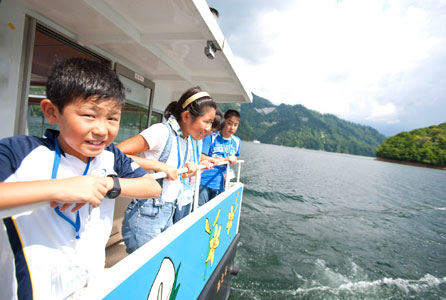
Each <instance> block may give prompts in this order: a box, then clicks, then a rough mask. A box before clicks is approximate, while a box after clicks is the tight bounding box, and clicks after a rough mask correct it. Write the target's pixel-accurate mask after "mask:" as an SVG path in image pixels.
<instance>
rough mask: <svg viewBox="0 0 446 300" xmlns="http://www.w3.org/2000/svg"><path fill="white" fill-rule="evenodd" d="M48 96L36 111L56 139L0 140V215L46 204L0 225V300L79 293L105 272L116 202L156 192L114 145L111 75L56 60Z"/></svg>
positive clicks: (117, 96)
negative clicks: (2, 211) (8, 209)
mask: <svg viewBox="0 0 446 300" xmlns="http://www.w3.org/2000/svg"><path fill="white" fill-rule="evenodd" d="M47 97H48V99H44V100H42V101H41V103H40V107H41V108H42V111H43V113H44V115H45V117H46V119H47V120H48V122H49V123H50V124H58V127H59V131H55V130H48V131H47V132H46V133H45V136H46V138H37V137H32V136H15V137H10V138H6V139H3V140H1V141H0V163H1V165H2V168H1V170H0V178H1V183H0V209H1V208H6V207H11V206H17V205H24V204H31V203H36V202H44V201H51V205H47V206H43V207H40V208H37V209H34V210H32V211H28V212H24V213H20V214H17V215H14V216H11V217H8V218H5V219H3V226H2V227H1V229H0V268H1V272H2V280H1V281H0V291H1V297H3V298H2V299H31V298H34V299H60V298H65V297H67V296H69V295H70V294H72V293H73V292H75V291H76V290H78V289H79V288H82V287H83V286H84V285H85V284H86V283H87V281H88V280H89V278H91V277H92V275H93V274H99V272H101V271H102V270H103V269H104V262H105V244H106V242H107V240H108V237H109V235H110V231H111V227H112V221H113V209H114V198H116V197H117V196H118V195H119V194H121V195H123V196H125V197H135V198H148V197H157V196H158V195H159V194H160V193H161V189H160V186H159V185H158V183H157V182H156V181H155V180H154V179H152V178H151V177H150V176H149V175H148V174H147V173H146V172H145V171H144V170H143V169H142V168H140V167H139V166H137V165H136V164H135V163H134V162H133V161H132V160H131V159H130V158H128V157H126V156H125V155H124V154H122V153H121V152H120V151H119V150H118V149H117V148H116V147H115V146H114V145H113V144H112V141H113V139H114V138H115V137H116V135H117V133H118V129H119V121H120V117H121V112H122V108H123V106H124V101H125V94H124V87H123V85H122V83H121V82H120V81H119V79H118V77H117V76H116V74H115V73H114V72H113V71H112V70H110V69H109V68H108V67H107V66H105V65H103V64H102V63H99V62H93V61H90V60H86V59H83V58H71V59H68V60H65V61H61V62H58V63H57V64H56V65H55V66H54V67H53V69H52V70H51V74H50V75H49V77H48V81H47ZM82 175H85V176H82ZM104 197H105V199H104ZM59 204H60V206H59ZM73 204H74V207H73V208H72V209H71V210H69V209H68V207H70V206H71V205H73Z"/></svg>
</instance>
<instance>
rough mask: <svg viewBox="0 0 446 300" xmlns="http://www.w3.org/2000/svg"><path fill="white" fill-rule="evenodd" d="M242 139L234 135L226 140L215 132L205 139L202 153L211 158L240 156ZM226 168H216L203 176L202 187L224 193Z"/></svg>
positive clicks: (205, 172)
mask: <svg viewBox="0 0 446 300" xmlns="http://www.w3.org/2000/svg"><path fill="white" fill-rule="evenodd" d="M240 144H241V143H240V138H239V137H237V136H235V135H232V136H231V138H229V139H225V138H224V137H223V136H222V135H221V133H220V132H214V133H212V134H211V135H210V136H207V137H205V138H204V139H203V149H202V153H203V154H205V155H207V156H210V157H222V158H226V157H229V156H237V157H238V156H240ZM225 172H226V166H220V167H215V168H213V169H211V170H206V171H204V172H203V174H201V182H200V184H201V185H204V186H207V187H209V188H212V189H216V190H220V191H223V190H224V187H223V181H224V174H225Z"/></svg>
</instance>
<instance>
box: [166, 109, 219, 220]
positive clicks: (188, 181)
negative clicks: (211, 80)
mask: <svg viewBox="0 0 446 300" xmlns="http://www.w3.org/2000/svg"><path fill="white" fill-rule="evenodd" d="M223 121H224V118H223V113H222V111H221V110H220V109H219V108H218V107H217V109H216V111H215V118H214V122H213V123H212V127H211V130H210V131H208V132H207V133H206V136H208V135H210V134H211V133H212V132H214V131H219V130H220V129H221V128H222V127H223ZM189 142H190V143H191V146H192V154H193V160H194V163H196V164H197V165H198V164H203V165H205V166H206V169H209V168H210V167H209V163H211V162H212V163H218V162H219V160H218V159H214V158H209V159H208V160H204V161H200V157H202V156H203V155H201V149H202V148H203V140H201V139H200V140H196V139H193V138H191V139H190V140H189ZM217 160H218V162H216V161H217ZM181 181H182V187H181V192H180V193H179V195H178V199H177V200H178V201H177V206H176V208H175V213H174V215H173V223H174V224H175V223H176V222H178V221H179V220H181V219H182V218H184V217H185V216H187V215H188V214H189V212H190V211H191V202H192V198H193V197H194V193H195V178H182V179H181Z"/></svg>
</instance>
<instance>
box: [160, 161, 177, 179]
mask: <svg viewBox="0 0 446 300" xmlns="http://www.w3.org/2000/svg"><path fill="white" fill-rule="evenodd" d="M159 171H160V172H164V173H166V175H167V176H166V179H167V180H176V179H177V178H178V171H177V169H176V168H175V167H172V166H169V165H167V164H163V166H162V167H161V168H160V170H159Z"/></svg>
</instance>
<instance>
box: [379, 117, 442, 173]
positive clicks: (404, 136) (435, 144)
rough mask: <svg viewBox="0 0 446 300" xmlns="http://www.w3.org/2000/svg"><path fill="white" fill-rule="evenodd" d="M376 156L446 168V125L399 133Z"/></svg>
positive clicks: (385, 142) (380, 147)
mask: <svg viewBox="0 0 446 300" xmlns="http://www.w3.org/2000/svg"><path fill="white" fill-rule="evenodd" d="M376 156H378V157H381V158H388V159H394V160H400V161H408V162H416V163H423V164H429V165H433V166H441V167H446V123H441V124H440V125H437V126H429V127H425V128H420V129H415V130H412V131H409V132H405V131H404V132H401V133H398V134H397V135H394V136H392V137H390V138H388V139H387V140H385V141H384V142H383V143H382V144H381V146H379V147H378V149H376Z"/></svg>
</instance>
